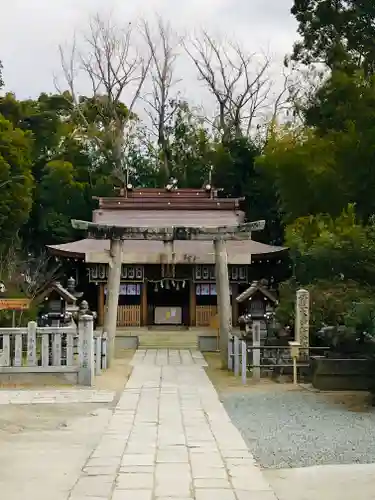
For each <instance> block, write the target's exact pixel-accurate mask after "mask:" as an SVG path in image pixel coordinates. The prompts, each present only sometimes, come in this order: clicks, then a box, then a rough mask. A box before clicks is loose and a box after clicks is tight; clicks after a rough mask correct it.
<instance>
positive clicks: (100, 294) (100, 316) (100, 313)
mask: <svg viewBox="0 0 375 500" xmlns="http://www.w3.org/2000/svg"><path fill="white" fill-rule="evenodd" d="M104 286H105V285H104V283H99V287H98V325H99V326H103V324H104V299H105V297H104Z"/></svg>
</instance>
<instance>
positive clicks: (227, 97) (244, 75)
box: [184, 31, 271, 138]
mask: <svg viewBox="0 0 375 500" xmlns="http://www.w3.org/2000/svg"><path fill="white" fill-rule="evenodd" d="M184 47H185V50H186V52H187V54H188V55H189V56H190V59H191V60H192V61H193V63H194V65H195V67H196V69H197V71H198V75H199V79H200V80H202V81H203V82H204V83H205V84H206V86H207V88H208V90H209V91H210V93H211V94H212V95H213V96H214V98H215V100H216V102H217V104H218V116H217V117H216V120H215V121H214V126H216V128H217V129H218V130H219V131H220V133H221V134H222V136H223V138H226V137H230V136H236V137H238V136H241V135H242V134H244V133H247V132H248V131H250V129H251V128H252V127H253V125H254V122H255V121H256V119H257V117H258V114H259V112H260V111H261V110H262V109H263V108H264V107H265V106H268V105H269V101H268V99H269V96H270V90H271V81H270V77H269V74H268V70H269V67H270V59H269V58H268V57H267V56H262V57H260V56H257V55H256V54H247V53H246V52H245V51H244V49H243V48H242V47H241V46H240V44H239V43H236V42H224V41H218V40H215V39H214V38H213V37H212V36H211V35H209V34H208V33H207V32H206V31H203V32H202V33H201V35H199V36H197V37H195V38H194V39H190V41H189V42H188V43H184Z"/></svg>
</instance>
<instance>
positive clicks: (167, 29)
mask: <svg viewBox="0 0 375 500" xmlns="http://www.w3.org/2000/svg"><path fill="white" fill-rule="evenodd" d="M143 33H144V37H145V39H146V42H147V45H148V47H149V50H150V55H151V60H152V64H151V86H152V89H151V94H150V95H149V96H146V97H145V100H146V102H147V104H148V105H149V111H148V115H149V118H150V120H151V125H152V131H153V132H154V134H155V135H156V136H157V142H158V146H159V150H160V151H161V152H162V157H163V169H164V175H165V177H166V178H169V177H170V165H169V141H168V133H167V131H166V128H167V124H168V122H169V121H170V119H171V118H172V116H173V114H174V113H175V111H176V109H177V106H176V105H175V103H177V100H176V99H174V100H173V99H172V98H171V90H172V88H173V87H174V86H175V85H176V84H177V80H175V78H174V69H175V61H176V58H177V56H178V46H179V44H180V41H179V39H178V37H177V35H176V34H175V33H174V32H173V30H172V28H171V25H170V24H169V22H163V20H162V19H161V18H160V17H158V18H157V30H156V33H153V32H152V28H151V27H150V24H149V23H148V22H147V21H143Z"/></svg>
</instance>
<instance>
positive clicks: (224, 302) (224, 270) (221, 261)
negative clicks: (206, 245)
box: [214, 239, 232, 369]
mask: <svg viewBox="0 0 375 500" xmlns="http://www.w3.org/2000/svg"><path fill="white" fill-rule="evenodd" d="M214 248H215V273H216V293H217V307H218V312H219V323H220V357H221V366H222V368H223V369H228V341H229V335H230V334H231V330H232V307H231V305H230V291H229V286H230V283H229V273H228V255H227V249H226V244H225V241H224V240H222V239H216V240H214Z"/></svg>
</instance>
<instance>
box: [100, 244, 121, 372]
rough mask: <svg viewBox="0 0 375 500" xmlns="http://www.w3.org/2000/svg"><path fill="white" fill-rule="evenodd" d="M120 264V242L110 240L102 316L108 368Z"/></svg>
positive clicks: (113, 346)
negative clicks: (106, 339)
mask: <svg viewBox="0 0 375 500" xmlns="http://www.w3.org/2000/svg"><path fill="white" fill-rule="evenodd" d="M121 263H122V241H121V240H117V239H112V240H111V246H110V250H109V269H108V283H107V303H106V307H105V314H104V331H105V332H106V333H107V335H108V367H110V366H111V363H112V360H113V359H114V357H115V338H116V328H117V309H118V299H119V295H120V283H121Z"/></svg>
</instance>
